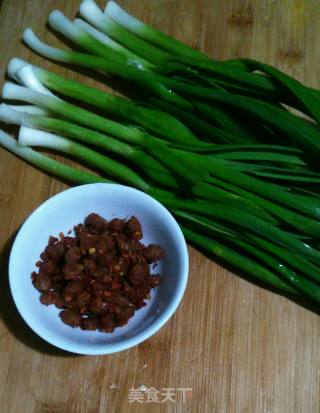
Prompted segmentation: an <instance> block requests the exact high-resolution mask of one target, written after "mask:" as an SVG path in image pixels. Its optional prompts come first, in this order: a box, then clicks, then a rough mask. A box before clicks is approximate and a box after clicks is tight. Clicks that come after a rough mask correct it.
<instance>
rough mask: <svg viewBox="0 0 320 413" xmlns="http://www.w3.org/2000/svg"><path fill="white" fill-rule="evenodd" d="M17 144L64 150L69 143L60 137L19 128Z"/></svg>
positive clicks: (23, 127)
mask: <svg viewBox="0 0 320 413" xmlns="http://www.w3.org/2000/svg"><path fill="white" fill-rule="evenodd" d="M18 140H19V143H20V144H21V145H25V146H43V147H45V148H50V149H60V150H62V149H66V148H68V147H69V145H70V142H69V141H68V140H67V139H65V138H63V137H62V136H59V135H55V134H53V133H49V132H44V131H41V130H38V129H31V128H27V127H26V126H21V128H20V130H19V137H18Z"/></svg>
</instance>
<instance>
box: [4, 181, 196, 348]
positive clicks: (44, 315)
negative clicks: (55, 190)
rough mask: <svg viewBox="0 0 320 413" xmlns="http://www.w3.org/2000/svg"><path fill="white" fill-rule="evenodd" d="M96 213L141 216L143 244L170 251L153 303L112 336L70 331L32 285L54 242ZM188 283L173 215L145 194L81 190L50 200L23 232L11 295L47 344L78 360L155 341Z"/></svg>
mask: <svg viewBox="0 0 320 413" xmlns="http://www.w3.org/2000/svg"><path fill="white" fill-rule="evenodd" d="M91 212H95V213H97V214H100V215H101V216H103V217H104V218H106V219H109V220H110V219H112V218H113V217H118V218H125V217H131V215H134V216H136V217H137V218H138V219H139V220H140V222H141V225H142V230H143V235H144V237H143V240H142V241H143V243H144V244H149V243H155V244H159V245H161V247H162V248H163V249H164V251H165V258H164V260H162V261H160V262H159V264H158V267H157V272H159V273H160V274H161V275H162V280H161V283H160V285H159V286H158V287H157V288H156V289H154V290H153V293H152V296H151V300H150V301H149V302H148V304H147V305H146V306H145V307H144V308H142V309H140V310H138V311H136V313H135V315H134V316H133V317H132V318H131V319H130V320H129V322H128V324H127V325H125V326H123V327H119V328H116V329H115V331H114V332H113V333H109V334H108V333H102V332H99V331H82V330H80V329H79V328H74V329H73V328H71V327H69V326H67V325H66V324H64V323H63V322H62V321H61V320H60V317H59V316H58V314H59V310H58V309H57V308H56V307H55V306H53V305H50V306H48V307H47V306H44V305H42V304H41V303H40V301H39V292H38V291H37V290H36V289H35V288H34V286H33V285H32V282H31V273H32V271H34V270H35V269H36V267H35V263H36V262H37V261H38V260H39V256H40V253H41V252H42V251H43V250H44V248H45V247H46V245H47V243H48V238H49V236H50V235H54V236H58V234H59V233H60V232H63V233H65V234H66V233H67V232H68V230H69V229H72V228H73V226H74V225H75V224H78V223H80V222H83V220H84V218H85V217H86V216H87V215H88V214H90V213H91ZM187 278H188V252H187V246H186V243H185V240H184V237H183V235H182V232H181V230H180V228H179V226H178V224H177V222H176V221H175V219H174V218H173V217H172V215H171V214H170V213H169V212H168V210H167V209H166V208H165V207H164V206H162V205H161V204H160V203H159V202H158V201H156V200H155V199H153V198H152V197H150V196H148V195H146V194H144V193H143V192H141V191H138V190H136V189H133V188H130V187H126V186H122V185H116V184H90V185H82V186H77V187H75V188H71V189H68V190H66V191H63V192H61V193H59V194H57V195H55V196H53V197H52V198H50V199H48V200H47V201H46V202H44V203H43V204H42V205H40V206H39V207H38V208H37V209H36V210H35V211H34V212H33V213H32V214H31V215H30V217H29V218H28V219H27V220H26V222H25V223H24V224H23V226H22V227H21V229H20V231H19V233H18V235H17V237H16V239H15V242H14V244H13V247H12V251H11V255H10V262H9V279H10V288H11V292H12V295H13V299H14V301H15V304H16V306H17V308H18V310H19V312H20V314H21V316H22V317H23V318H24V320H25V321H26V323H27V324H28V325H29V326H30V327H31V328H32V330H34V331H35V332H36V333H37V334H38V335H39V336H40V337H42V338H43V339H44V340H46V341H47V342H49V343H51V344H53V345H55V346H56V347H59V348H61V349H64V350H67V351H70V352H73V353H78V354H110V353H114V352H117V351H121V350H125V349H128V348H130V347H132V346H134V345H136V344H139V343H141V342H142V341H144V340H146V339H147V338H149V337H150V336H152V335H153V334H154V333H156V332H157V331H158V330H159V329H160V328H161V326H163V325H164V324H165V323H166V321H168V319H169V318H170V317H171V316H172V314H173V313H174V311H175V310H176V308H177V307H178V305H179V303H180V301H181V299H182V296H183V293H184V290H185V287H186V284H187Z"/></svg>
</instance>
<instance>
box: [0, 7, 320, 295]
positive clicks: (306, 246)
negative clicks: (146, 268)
mask: <svg viewBox="0 0 320 413" xmlns="http://www.w3.org/2000/svg"><path fill="white" fill-rule="evenodd" d="M80 16H81V19H75V20H74V21H73V22H72V21H70V20H69V19H67V18H66V17H65V16H64V15H63V14H62V13H60V12H59V11H53V12H52V13H51V14H50V16H49V24H50V25H51V26H52V28H53V29H55V30H56V31H57V32H59V33H60V34H62V35H63V36H64V37H65V38H66V39H68V40H69V41H71V42H73V43H74V44H75V46H77V48H81V49H82V50H83V51H82V52H79V51H72V50H65V49H57V48H53V47H51V46H48V45H46V44H45V43H43V42H42V41H41V40H40V39H38V38H37V37H36V35H35V34H34V33H33V31H32V30H31V29H29V28H28V29H26V30H25V32H24V34H23V39H24V42H25V43H26V44H27V45H28V46H29V47H30V48H31V49H33V50H34V51H35V52H37V53H38V54H40V55H42V56H43V57H46V58H48V59H51V60H54V61H57V62H63V63H67V64H72V65H77V66H80V67H84V68H86V69H89V70H92V71H97V72H98V73H107V74H109V75H113V76H116V77H120V78H121V79H123V83H124V85H125V86H126V85H128V87H129V85H132V84H134V85H135V86H136V90H137V93H138V94H139V102H138V101H134V100H130V99H128V98H124V97H119V96H114V95H112V94H109V93H107V92H104V91H102V90H99V89H96V88H93V87H90V86H87V85H85V84H82V83H79V82H77V81H74V80H70V79H66V78H64V77H62V76H60V75H57V74H54V73H52V72H50V71H48V70H44V69H42V68H40V67H38V66H34V65H32V64H30V63H28V62H25V61H23V60H21V59H18V58H13V59H12V60H11V61H10V63H9V65H8V75H9V77H10V78H11V79H12V80H14V81H15V82H6V83H5V85H4V87H3V91H2V97H3V98H4V99H6V100H14V101H21V102H24V103H25V104H23V105H15V106H13V105H9V104H5V103H2V104H1V105H0V120H1V121H3V122H5V123H9V124H15V125H19V126H20V131H19V136H18V140H15V139H14V138H12V137H10V136H9V135H8V134H6V133H5V132H3V131H0V144H1V145H2V146H3V147H5V148H6V149H8V150H9V151H11V152H13V153H15V154H16V155H18V156H20V157H21V158H23V159H25V160H27V161H28V162H30V163H32V164H34V165H36V166H38V167H40V168H42V169H44V170H46V171H48V172H50V173H53V174H55V175H57V176H59V177H62V178H65V179H68V180H69V181H72V182H76V183H80V184H81V183H93V182H119V183H124V184H128V185H132V186H134V187H136V188H138V189H140V190H142V191H144V192H146V193H148V194H150V195H151V196H153V197H154V198H156V199H158V200H159V201H160V202H161V203H163V204H164V205H165V206H167V207H168V208H169V209H170V210H171V211H172V213H173V214H174V215H175V216H176V218H177V219H178V221H179V223H180V225H181V228H182V230H183V232H184V234H185V236H186V238H187V239H188V241H189V242H190V243H192V244H193V245H195V246H197V247H199V248H200V249H202V250H204V251H205V252H207V253H209V254H211V255H213V256H215V257H217V258H218V259H219V260H221V261H222V262H225V263H228V264H231V265H232V266H233V267H234V268H235V269H236V270H238V271H240V272H241V273H246V274H248V275H249V276H250V277H251V279H253V280H256V281H259V282H262V283H263V284H265V285H269V286H271V287H273V288H275V289H277V290H278V291H282V292H284V293H288V294H292V295H295V296H301V297H306V298H308V299H310V300H311V301H313V302H320V276H319V272H318V268H319V264H320V249H319V242H318V240H319V238H320V222H319V218H320V196H319V189H318V184H319V182H320V173H319V170H318V167H317V159H318V157H319V154H320V130H319V127H318V124H319V121H320V92H319V91H318V90H316V89H312V88H310V87H307V86H304V85H303V84H301V83H300V82H298V81H297V80H295V79H293V78H291V77H290V76H288V75H286V74H284V73H282V72H281V71H279V70H277V69H275V68H273V67H271V66H268V65H266V64H263V63H260V62H257V61H254V60H249V59H237V60H228V61H216V60H213V59H211V58H209V57H208V56H206V55H204V54H202V53H200V52H198V51H196V50H193V49H192V48H190V47H188V46H187V45H185V44H183V43H181V42H179V41H177V40H174V39H172V38H170V37H169V36H167V35H165V34H164V33H162V32H160V31H158V30H156V29H154V28H152V27H150V26H148V25H146V24H144V23H142V22H140V21H139V20H137V19H135V18H134V17H132V16H130V15H129V14H128V13H127V12H125V11H124V10H123V9H121V8H120V7H119V6H118V5H117V4H116V3H115V2H113V1H110V2H109V3H108V5H107V7H106V9H105V11H104V12H103V11H102V10H100V9H99V7H98V6H97V5H96V3H95V2H94V1H93V0H84V1H83V2H82V4H81V5H80ZM65 98H67V100H65ZM70 102H73V103H70ZM84 104H85V105H84ZM84 106H85V107H86V109H85V108H84ZM88 108H89V109H88ZM291 109H295V111H294V112H293V111H292V110H291ZM301 115H302V116H301ZM37 146H40V147H42V148H50V149H53V150H55V151H57V152H62V153H65V154H67V155H68V156H71V157H74V158H76V159H78V160H80V161H83V162H85V163H86V164H87V165H89V166H92V167H93V168H94V169H95V170H98V171H100V172H101V175H97V174H95V173H93V172H88V171H84V170H81V169H77V168H74V167H71V166H68V165H65V164H63V163H60V162H58V161H56V160H55V159H53V158H51V157H48V156H46V155H44V154H42V153H40V152H38V151H36V150H34V149H32V148H31V147H37Z"/></svg>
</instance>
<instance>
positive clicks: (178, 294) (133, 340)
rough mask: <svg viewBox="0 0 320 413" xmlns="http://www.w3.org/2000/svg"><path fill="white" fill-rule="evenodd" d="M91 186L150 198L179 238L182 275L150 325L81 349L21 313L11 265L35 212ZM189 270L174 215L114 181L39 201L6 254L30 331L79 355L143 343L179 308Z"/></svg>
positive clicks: (137, 191)
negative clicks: (8, 253) (47, 333)
mask: <svg viewBox="0 0 320 413" xmlns="http://www.w3.org/2000/svg"><path fill="white" fill-rule="evenodd" d="M93 186H95V187H97V188H99V187H103V188H106V187H108V188H112V187H113V188H115V187H116V188H117V189H120V190H124V191H129V192H134V193H136V194H139V195H140V196H143V197H146V198H147V199H149V201H150V202H152V203H154V205H156V206H157V208H158V209H160V210H162V213H163V214H164V216H165V218H166V220H168V221H169V223H170V226H172V227H173V228H174V231H175V234H174V235H175V237H178V243H179V244H180V245H181V249H180V253H181V254H182V257H181V267H182V268H181V270H180V274H181V276H180V281H179V283H178V285H177V288H176V291H175V293H174V296H173V298H172V300H171V301H170V303H169V305H168V306H167V307H166V309H165V310H163V311H162V313H161V314H160V315H159V317H157V319H156V320H155V321H154V322H153V323H152V324H151V325H150V326H148V327H147V328H145V329H144V330H143V331H141V332H140V333H138V334H137V335H134V336H133V337H130V338H127V339H124V340H123V341H120V342H119V343H106V344H100V345H99V346H97V347H96V348H95V347H93V346H92V345H90V344H80V346H81V349H79V348H77V347H78V345H77V344H73V343H72V344H71V345H70V344H66V343H65V342H64V341H63V340H62V342H60V341H59V342H57V341H56V340H54V339H52V338H51V337H47V336H46V334H43V332H42V331H41V329H38V328H37V323H36V322H33V319H32V317H29V316H27V315H26V314H24V313H23V311H22V308H21V305H20V299H18V298H17V295H16V293H15V285H16V281H15V279H16V277H15V276H14V268H13V266H14V260H15V259H16V256H17V254H18V251H17V245H18V243H19V242H20V239H21V238H23V237H24V235H25V230H26V227H27V225H30V222H31V221H32V219H33V218H34V217H35V216H36V215H38V214H39V213H41V212H42V210H43V209H45V208H46V207H47V205H48V204H50V203H51V202H52V201H53V200H57V199H59V198H63V197H64V196H65V193H66V192H68V193H70V192H74V193H77V192H82V191H86V190H87V189H88V188H89V187H90V188H92V187H93ZM188 273H189V256H188V249H187V244H186V241H185V238H184V236H183V233H182V231H181V229H180V227H179V225H178V223H177V221H176V220H175V218H174V217H173V215H172V214H171V213H170V212H169V211H168V209H167V208H166V207H165V206H164V205H162V204H161V203H160V202H159V201H157V200H156V199H155V198H153V197H152V196H150V195H148V194H146V193H144V192H142V191H140V190H138V189H135V188H132V187H130V186H126V185H121V184H113V183H92V184H84V185H78V186H74V187H71V188H67V189H65V190H62V191H61V192H58V193H57V194H55V195H53V196H51V197H49V198H48V199H47V200H46V201H44V202H43V203H41V204H40V205H39V206H38V207H37V208H36V209H35V210H34V211H33V212H31V214H30V215H29V216H28V217H27V218H26V219H25V221H24V222H23V224H22V225H21V227H20V229H19V231H18V233H17V235H16V237H15V239H14V242H13V244H12V247H11V251H10V256H9V286H10V291H11V296H12V298H13V301H14V303H15V306H16V308H17V310H18V312H19V314H20V316H21V317H22V319H23V320H24V321H25V322H26V324H27V325H28V326H29V327H30V328H31V330H32V331H33V332H35V333H36V334H37V335H38V336H39V337H41V338H42V339H43V340H45V341H46V342H48V343H50V344H51V345H53V346H55V347H57V348H60V349H62V350H65V351H68V352H71V353H75V354H81V355H107V354H112V353H116V352H120V351H124V350H127V349H129V348H131V347H133V346H136V345H138V344H140V343H142V342H143V341H145V340H147V339H148V338H150V337H151V336H152V335H154V334H155V333H156V332H157V331H158V330H160V329H161V327H162V326H163V325H164V324H165V323H166V322H167V321H168V320H169V319H170V318H171V317H172V315H173V314H174V312H175V311H176V309H177V308H178V306H179V304H180V302H181V300H182V298H183V295H184V292H185V289H186V285H187V281H188Z"/></svg>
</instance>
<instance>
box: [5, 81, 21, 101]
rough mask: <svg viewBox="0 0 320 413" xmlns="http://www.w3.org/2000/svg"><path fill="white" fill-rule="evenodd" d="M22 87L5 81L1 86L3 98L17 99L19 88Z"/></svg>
mask: <svg viewBox="0 0 320 413" xmlns="http://www.w3.org/2000/svg"><path fill="white" fill-rule="evenodd" d="M20 89H23V88H22V87H21V86H18V85H16V84H15V83H12V82H5V83H4V85H3V88H2V97H3V99H11V100H12V99H17V100H19V90H20Z"/></svg>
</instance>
